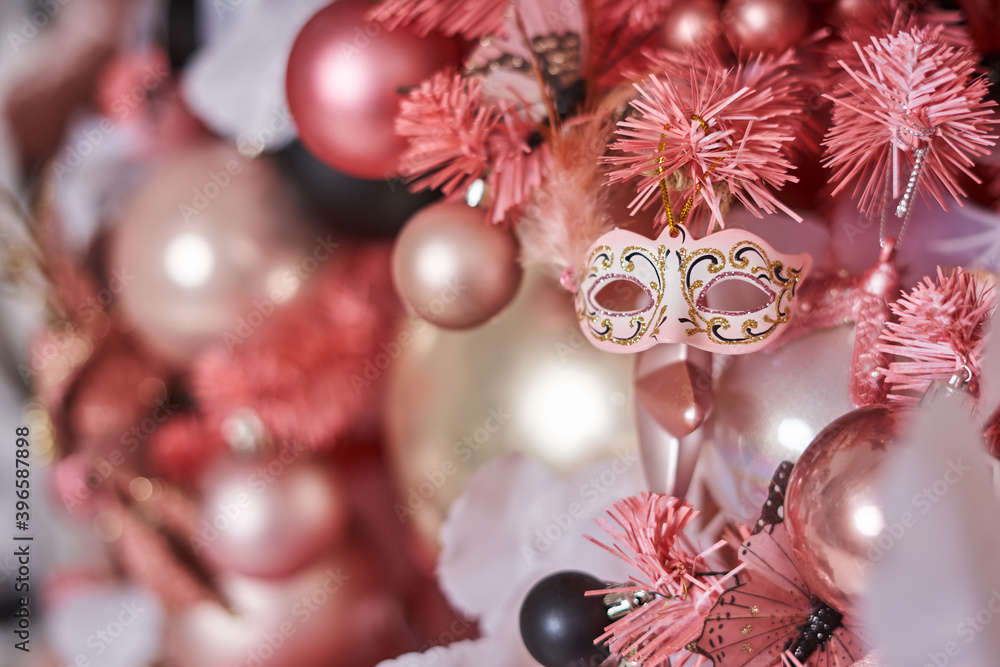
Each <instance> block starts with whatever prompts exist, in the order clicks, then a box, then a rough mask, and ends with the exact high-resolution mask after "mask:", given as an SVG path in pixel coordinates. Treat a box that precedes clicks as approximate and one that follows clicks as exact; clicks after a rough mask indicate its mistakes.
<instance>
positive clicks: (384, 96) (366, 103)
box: [285, 0, 462, 180]
mask: <svg viewBox="0 0 1000 667" xmlns="http://www.w3.org/2000/svg"><path fill="white" fill-rule="evenodd" d="M371 7H372V3H371V2H369V1H368V0H338V1H337V2H334V3H332V4H330V5H327V6H326V7H324V8H323V9H321V10H320V11H319V12H318V13H317V14H316V15H315V16H313V17H312V18H311V19H310V20H309V22H308V23H306V25H305V27H303V28H302V31H301V32H300V33H299V35H298V37H296V39H295V43H294V45H293V46H292V52H291V55H290V56H289V59H288V69H287V73H286V81H285V86H286V94H287V96H288V106H289V109H290V110H291V112H292V117H293V118H294V120H295V126H296V127H297V128H298V132H299V138H300V139H301V140H302V143H303V144H305V146H306V148H308V149H309V150H310V151H311V152H312V153H313V154H314V155H315V156H316V157H318V158H319V159H320V160H322V161H323V162H325V163H326V164H328V165H329V166H331V167H333V168H334V169H336V170H338V171H341V172H343V173H345V174H348V175H350V176H354V177H356V178H368V179H373V180H377V179H382V178H386V177H388V176H392V175H395V174H396V173H397V164H396V163H397V160H398V159H399V156H400V154H401V153H402V152H403V150H404V149H405V148H406V145H407V142H406V139H404V138H402V137H400V136H398V135H397V134H396V131H395V127H394V126H395V119H396V112H397V111H398V108H399V101H400V99H401V95H400V92H399V91H400V89H404V90H405V89H406V88H409V87H411V86H416V85H419V84H420V82H421V81H423V80H424V79H425V78H427V77H428V76H430V75H431V74H432V73H434V72H435V71H437V70H439V69H442V68H444V67H448V66H451V65H454V66H458V65H459V63H460V61H461V57H462V53H461V48H460V46H459V43H458V42H457V41H456V40H453V39H450V38H447V37H443V36H440V35H429V36H427V37H420V36H418V35H416V34H414V33H412V32H409V31H407V30H406V29H404V28H399V29H396V30H392V31H389V30H386V29H385V28H383V27H382V26H381V25H379V24H378V23H375V22H373V21H366V20H365V14H366V13H367V12H368V11H369V10H370V9H371Z"/></svg>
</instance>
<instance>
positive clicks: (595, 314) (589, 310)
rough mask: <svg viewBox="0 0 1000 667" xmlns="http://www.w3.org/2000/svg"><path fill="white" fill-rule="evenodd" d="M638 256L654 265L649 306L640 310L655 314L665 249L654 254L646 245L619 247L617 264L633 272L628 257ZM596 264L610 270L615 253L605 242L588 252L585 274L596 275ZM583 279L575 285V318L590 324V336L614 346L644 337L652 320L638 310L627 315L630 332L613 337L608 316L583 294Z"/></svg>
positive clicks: (664, 269)
mask: <svg viewBox="0 0 1000 667" xmlns="http://www.w3.org/2000/svg"><path fill="white" fill-rule="evenodd" d="M637 254H638V255H641V256H642V257H643V258H645V259H646V260H647V261H648V262H649V263H650V265H651V266H652V268H653V271H654V272H655V273H656V278H657V279H656V280H653V281H650V283H649V289H650V290H651V291H652V293H653V305H652V306H651V307H649V308H646V309H643V311H644V312H645V311H647V310H648V311H651V312H652V313H656V312H657V311H660V305H661V303H662V302H663V293H664V290H663V281H664V279H665V277H666V257H667V248H666V246H664V245H660V246H658V247H657V249H656V252H655V254H654V253H653V252H651V251H650V250H649V249H648V248H644V247H642V246H628V247H626V248H624V249H622V253H621V258H620V259H619V264H620V265H621V267H622V269H623V270H625V271H626V272H627V273H632V272H633V271H635V268H636V267H635V262H634V261H633V260H631V259H628V257H630V256H633V257H634V256H635V255H637ZM597 263H599V264H600V268H602V269H603V270H605V271H607V270H609V269H611V267H612V266H613V265H614V253H613V252H612V250H611V248H610V247H609V246H606V245H602V246H598V247H597V248H595V249H594V251H593V252H592V253H591V254H590V260H589V261H588V262H587V270H586V271H585V273H584V275H585V276H587V277H589V276H591V275H594V274H596V272H597V270H598V268H597V267H596V266H595V264H597ZM585 281H586V277H585V278H584V280H581V281H580V284H579V286H578V287H577V299H576V301H577V303H576V306H577V309H576V310H577V318H578V319H580V320H582V319H587V320H588V321H589V322H590V323H591V324H590V326H589V327H588V329H589V331H590V335H592V336H593V337H594V338H596V339H597V340H600V341H609V342H611V343H614V344H616V345H623V346H625V347H628V346H630V345H634V344H636V343H638V342H639V341H640V340H643V338H644V337H645V334H646V330H647V329H648V328H649V324H650V321H651V320H647V319H646V317H645V315H643V313H637V314H635V315H633V316H632V317H630V318H629V320H628V323H629V327H630V335H629V336H627V337H624V338H623V337H621V336H616V335H615V332H614V327H613V326H612V324H611V319H610V318H608V317H605V316H603V314H602V313H601V312H600V311H599V309H598V308H596V307H595V306H594V304H592V303H591V302H590V296H589V295H588V294H586V293H585V290H584V289H583V284H584V282H585ZM665 311H666V306H664V307H663V311H662V312H665Z"/></svg>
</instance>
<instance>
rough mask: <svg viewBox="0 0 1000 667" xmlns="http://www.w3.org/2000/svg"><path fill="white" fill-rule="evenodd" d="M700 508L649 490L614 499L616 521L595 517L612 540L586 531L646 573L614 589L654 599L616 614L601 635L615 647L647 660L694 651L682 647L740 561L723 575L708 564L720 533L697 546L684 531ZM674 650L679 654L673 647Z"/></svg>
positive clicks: (654, 664)
mask: <svg viewBox="0 0 1000 667" xmlns="http://www.w3.org/2000/svg"><path fill="white" fill-rule="evenodd" d="M697 514H698V512H697V511H696V510H694V509H693V508H692V507H691V505H690V504H688V503H686V502H685V501H683V500H680V499H679V498H674V497H673V496H667V495H662V494H657V493H648V492H647V493H641V494H639V495H638V496H633V497H631V498H625V499H624V500H621V501H619V502H617V503H615V504H614V505H612V506H611V508H610V509H609V510H608V515H609V516H610V517H611V518H612V519H613V520H614V521H615V522H616V523H617V524H618V526H619V527H615V526H614V525H613V524H612V523H611V522H610V521H608V520H607V519H603V518H601V519H598V520H597V523H598V525H599V526H600V527H601V528H603V529H604V531H605V532H606V533H607V534H608V535H609V536H610V537H611V539H612V540H613V542H614V548H612V547H609V546H607V545H605V544H602V543H601V542H598V541H597V540H594V539H593V538H589V539H590V540H591V541H592V542H594V543H595V544H598V545H599V546H601V547H603V548H604V549H607V550H608V551H610V552H611V553H613V554H615V555H617V556H618V557H619V558H621V559H623V560H625V561H626V562H628V563H630V564H631V565H633V566H634V567H635V568H636V569H638V570H639V571H640V572H642V574H643V576H644V577H645V581H643V580H636V584H637V585H634V586H628V585H627V586H623V587H617V588H614V589H612V590H613V591H615V592H633V591H635V592H638V591H650V592H652V593H653V594H654V599H652V600H651V601H649V602H648V603H646V604H645V605H643V606H641V607H638V608H637V609H634V610H633V611H631V612H630V613H628V614H626V615H625V616H623V617H622V618H620V619H618V620H617V621H615V622H614V623H613V624H612V625H610V626H609V627H608V631H607V632H606V633H605V634H604V635H603V636H602V637H600V638H599V639H600V640H604V639H609V640H610V641H609V643H610V646H611V650H612V651H613V652H614V653H616V654H617V655H622V656H628V658H629V660H633V661H636V662H639V663H641V664H642V665H645V666H646V667H658V666H661V665H663V666H665V665H672V664H678V665H679V664H685V663H686V661H687V660H688V659H694V658H695V656H693V655H691V654H687V653H685V647H686V646H687V645H688V644H689V643H691V642H692V641H694V640H696V639H697V638H698V636H699V635H700V634H701V632H702V626H703V624H704V621H705V617H706V616H707V614H708V612H709V611H710V610H711V608H712V606H713V605H714V604H715V601H716V600H717V599H718V597H719V595H720V594H721V593H722V591H723V584H724V582H725V581H726V580H727V579H728V578H729V577H731V576H734V575H735V574H737V573H738V572H739V570H740V569H741V568H739V567H738V568H736V569H735V570H733V571H732V572H730V573H729V574H727V575H721V576H720V575H718V574H716V573H714V572H708V570H710V569H711V568H710V567H709V565H708V563H707V562H706V561H707V560H708V559H709V557H710V555H711V554H712V553H713V552H715V551H716V550H717V549H719V548H721V547H722V546H724V545H725V541H722V540H720V541H719V542H717V543H715V544H713V545H712V546H711V547H709V548H708V549H706V550H704V551H700V552H699V551H698V549H697V547H695V546H694V545H693V544H692V543H691V541H690V540H689V539H688V538H687V537H686V536H685V535H684V533H683V531H684V529H685V527H686V526H687V525H688V523H689V522H690V521H691V520H692V519H693V518H694V517H695V516H696V515H697ZM678 652H681V656H677V655H676V654H677V653H678ZM678 660H681V662H678Z"/></svg>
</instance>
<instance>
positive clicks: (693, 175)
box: [606, 59, 798, 226]
mask: <svg viewBox="0 0 1000 667" xmlns="http://www.w3.org/2000/svg"><path fill="white" fill-rule="evenodd" d="M777 62H778V61H776V60H774V59H757V60H756V61H753V63H752V65H753V66H752V67H748V68H746V69H744V68H739V69H735V70H727V69H723V68H722V67H721V66H711V67H706V66H701V65H697V64H695V63H691V62H689V63H677V62H668V63H666V64H665V69H664V70H663V71H662V72H661V74H660V75H654V76H651V77H650V78H649V79H647V80H646V81H644V82H642V83H641V84H637V85H636V89H637V90H638V92H639V97H638V98H637V99H635V100H633V101H632V103H631V104H632V107H633V108H634V109H635V111H636V112H637V114H636V115H635V116H633V117H630V118H627V119H625V120H623V121H621V122H620V123H619V124H618V125H619V127H618V130H617V132H616V134H617V140H616V141H615V142H614V143H613V144H612V146H611V148H612V149H614V150H617V151H620V152H621V153H624V155H620V156H619V155H616V156H612V157H608V158H606V160H607V162H608V163H609V164H611V165H613V166H614V167H615V169H614V170H613V171H612V172H611V173H610V174H609V182H610V183H617V182H623V181H634V182H635V185H636V189H637V191H638V194H637V196H636V197H635V199H634V200H633V201H632V203H631V205H630V206H631V208H632V209H633V212H634V211H635V210H638V209H642V208H645V207H646V206H648V205H649V204H650V203H651V202H653V201H659V194H660V181H661V179H664V178H665V179H667V182H668V183H669V184H671V188H672V189H673V190H674V192H672V195H671V197H672V202H671V208H672V209H673V210H674V213H675V217H676V215H677V214H679V212H680V211H681V210H682V208H683V206H684V203H685V202H686V201H687V200H688V199H689V198H691V197H693V206H694V207H697V206H699V205H703V206H704V207H705V208H707V209H708V212H709V217H710V221H711V223H710V224H712V225H714V224H718V225H719V226H724V221H723V216H724V213H725V206H726V203H727V202H726V201H725V194H726V193H728V194H729V195H732V196H733V197H734V198H735V199H737V200H738V201H740V202H741V203H742V204H743V205H745V206H746V207H747V208H748V209H749V210H750V211H752V212H754V213H755V214H757V215H761V212H767V213H773V212H774V211H775V210H776V209H781V210H783V211H785V212H786V213H788V214H789V215H790V216H792V217H794V218H796V219H798V216H796V215H795V214H794V213H793V212H792V211H791V210H790V209H788V208H787V207H786V206H784V205H783V204H781V203H780V202H779V201H778V200H777V199H776V198H775V197H774V195H773V194H772V193H771V191H770V189H769V187H773V188H781V187H782V186H784V185H785V183H788V182H790V181H795V180H797V179H795V178H794V177H793V176H790V175H789V174H788V171H789V170H790V169H791V163H790V162H789V160H788V158H787V155H786V152H787V151H786V150H785V148H784V145H785V144H786V143H789V142H791V141H793V140H794V137H793V135H792V134H791V133H790V132H789V131H788V125H786V121H787V120H788V119H789V118H790V117H792V116H793V115H794V113H795V103H794V101H793V99H792V96H791V95H790V87H789V88H787V89H786V88H785V87H783V86H781V85H778V83H777V82H778V81H779V78H778V73H777V70H778V69H779V66H778V65H777V64H776V63H777ZM772 70H774V71H772ZM772 84H774V86H773V87H772ZM751 86H758V87H757V88H754V87H751ZM661 146H662V148H661ZM661 172H662V173H661ZM657 220H658V221H659V222H660V223H661V224H662V223H664V222H665V221H666V214H665V213H664V212H661V213H660V214H659V216H658V218H657Z"/></svg>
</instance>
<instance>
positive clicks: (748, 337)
mask: <svg viewBox="0 0 1000 667" xmlns="http://www.w3.org/2000/svg"><path fill="white" fill-rule="evenodd" d="M746 249H753V250H754V251H755V252H756V253H757V254H758V255H759V256H760V258H761V260H762V261H763V262H764V265H762V266H754V267H752V268H751V269H750V271H749V272H750V273H751V274H758V273H765V274H766V275H767V279H768V280H769V281H770V282H771V283H772V284H773V285H776V286H778V287H780V291H779V292H777V295H776V297H775V300H774V305H773V308H774V312H775V313H776V316H771V315H770V314H767V313H765V314H764V315H763V318H762V319H763V321H764V323H766V324H769V325H770V327H769V328H768V329H767V330H765V331H763V332H759V333H757V332H754V329H756V328H757V327H758V326H760V323H759V322H758V321H757V320H756V319H752V318H751V319H747V320H744V321H743V323H742V325H741V326H740V330H741V331H740V335H741V336H742V338H738V339H729V338H720V337H719V336H718V335H717V332H718V331H727V330H729V329H730V328H731V327H732V323H731V321H730V319H729V318H728V317H725V316H722V315H716V316H713V317H711V318H708V317H706V316H705V315H703V314H702V313H701V312H699V310H698V308H697V307H696V306H695V292H697V291H698V290H699V289H701V288H702V287H704V281H702V280H695V281H693V282H691V284H690V285H689V284H688V281H687V278H688V270H689V268H690V267H691V265H692V263H694V262H695V261H696V260H697V259H699V258H701V257H704V256H706V255H711V256H713V257H715V258H716V260H718V261H717V262H714V263H712V264H711V265H709V266H708V268H707V271H708V272H709V273H711V274H717V273H719V272H720V271H722V270H723V269H725V268H727V264H728V268H732V269H737V270H741V271H746V269H747V266H749V265H750V258H749V257H747V256H746V255H743V256H742V257H740V258H737V256H736V255H737V253H739V252H740V251H743V250H746ZM679 254H680V257H681V262H680V265H679V266H678V271H679V272H680V279H681V284H682V286H683V289H682V290H681V291H682V293H683V294H684V300H685V301H686V302H687V306H688V319H690V320H691V322H692V323H693V324H692V326H691V327H689V328H688V329H687V330H686V331H685V332H684V333H685V334H687V335H688V336H695V335H697V334H699V333H703V334H705V335H706V336H707V337H708V339H709V340H710V341H711V342H713V343H716V344H718V345H746V344H749V343H756V342H758V341H762V340H764V339H766V338H767V337H768V336H770V335H771V334H772V333H774V331H776V330H777V328H778V325H780V324H784V323H785V322H787V321H788V319H789V313H788V312H783V311H782V305H783V302H784V300H785V298H786V297H789V300H790V298H791V297H790V295H791V293H792V291H793V289H794V287H795V285H796V284H797V283H798V280H799V275H798V274H797V273H796V274H793V275H792V276H791V277H789V278H784V279H783V278H781V277H780V272H781V270H782V269H783V268H784V264H783V263H782V262H780V261H771V260H770V259H769V258H768V256H767V252H766V251H765V250H764V249H763V248H762V247H761V246H759V245H758V244H756V243H754V242H753V241H749V240H746V241H741V242H739V243H736V244H735V245H733V247H732V248H730V250H729V252H728V253H723V252H722V251H720V250H718V249H715V248H702V249H699V250H698V251H696V252H694V253H690V254H689V253H688V252H687V251H686V250H684V249H683V248H681V249H680V250H679Z"/></svg>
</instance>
